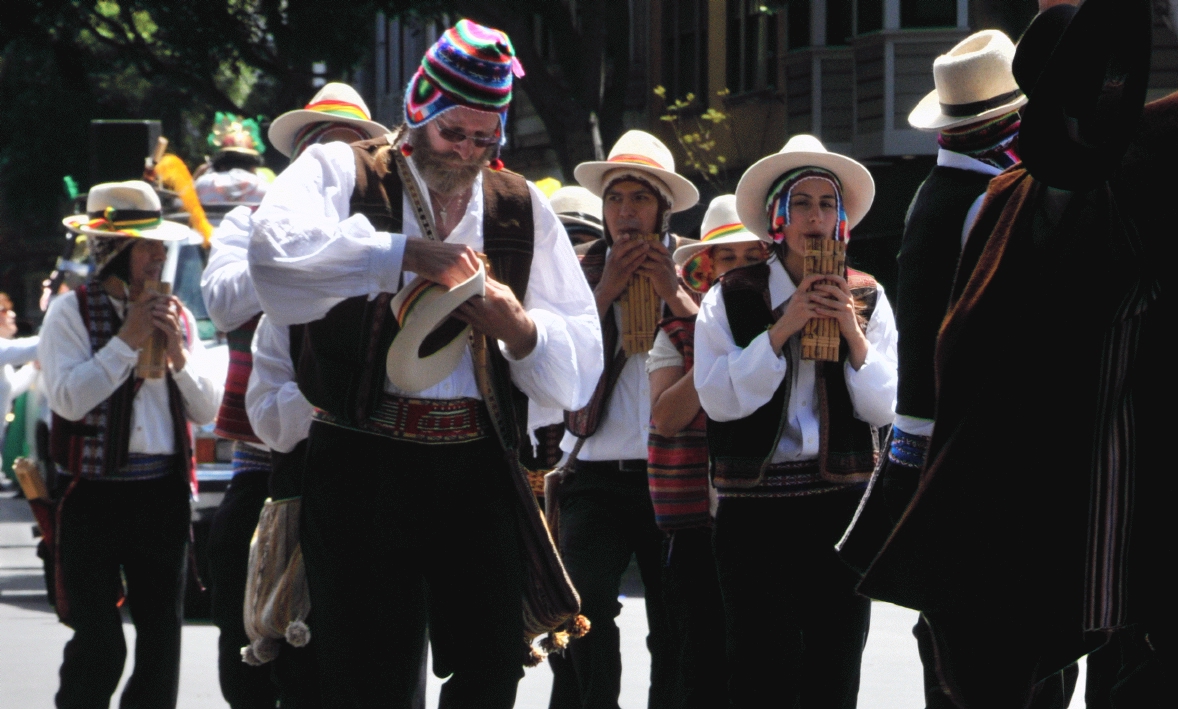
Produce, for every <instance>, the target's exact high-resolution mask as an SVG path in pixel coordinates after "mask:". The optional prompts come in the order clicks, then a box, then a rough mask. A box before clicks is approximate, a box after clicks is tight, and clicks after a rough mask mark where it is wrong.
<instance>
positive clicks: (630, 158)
mask: <svg viewBox="0 0 1178 709" xmlns="http://www.w3.org/2000/svg"><path fill="white" fill-rule="evenodd" d="M606 162H620V163H631V164H634V165H645V166H647V167H657V168H658V169H660V170H666V169H667V168H666V167H664V166H663V165H660V164H659V163H658V161H656V160H654V159H652V158H649V157H647V156H645V155H635V154H633V153H630V154H622V155H614V156H612V157H610V159H609V160H607V161H606Z"/></svg>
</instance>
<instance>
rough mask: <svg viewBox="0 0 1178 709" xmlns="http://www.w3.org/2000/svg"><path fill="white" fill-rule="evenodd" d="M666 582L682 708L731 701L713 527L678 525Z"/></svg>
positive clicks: (668, 552)
mask: <svg viewBox="0 0 1178 709" xmlns="http://www.w3.org/2000/svg"><path fill="white" fill-rule="evenodd" d="M664 548H665V553H664V562H663V586H664V591H665V594H666V602H667V612H668V616H669V617H670V620H671V625H672V627H673V628H674V629H675V634H676V637H677V639H678V642H679V648H680V654H679V667H680V668H681V670H680V671H681V674H682V687H683V704H682V706H683V707H684V709H715V708H716V707H725V706H728V669H727V666H728V662H727V659H726V658H725V655H724V601H723V598H722V597H721V595H720V579H719V577H718V576H717V575H716V557H715V554H714V553H713V552H712V530H711V528H710V527H696V528H693V529H680V530H676V531H675V532H672V533H671V534H670V535H669V536H668V537H667V540H666V543H665V546H664Z"/></svg>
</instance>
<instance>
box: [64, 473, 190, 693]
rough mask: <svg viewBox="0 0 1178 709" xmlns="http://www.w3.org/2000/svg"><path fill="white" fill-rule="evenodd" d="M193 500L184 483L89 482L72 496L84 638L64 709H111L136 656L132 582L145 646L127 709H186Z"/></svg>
mask: <svg viewBox="0 0 1178 709" xmlns="http://www.w3.org/2000/svg"><path fill="white" fill-rule="evenodd" d="M188 497H189V490H188V484H187V481H186V480H185V479H184V478H183V476H181V475H179V474H175V475H169V476H167V477H164V478H158V479H155V480H141V481H122V482H116V481H92V480H80V481H78V484H77V486H76V487H74V489H73V490H72V491H71V492H70V493H69V494H68V495H67V497H66V499H65V501H64V503H63V505H62V510H61V521H60V530H61V537H60V539H59V546H58V550H59V553H60V554H61V564H62V577H63V578H62V581H63V583H64V587H65V592H66V597H67V598H68V602H69V609H70V610H69V613H70V622H71V625H72V626H73V628H74V636H73V638H72V639H71V640H70V641H69V642H68V643H66V646H65V657H64V660H63V662H62V664H61V687H60V689H59V690H58V692H57V706H58V707H61V708H62V709H75V708H78V709H82V708H90V707H93V708H95V709H97V708H98V707H101V708H102V709H106V707H108V706H109V705H110V699H111V696H112V695H113V694H114V691H115V688H116V687H118V684H119V678H120V677H121V676H122V674H123V663H124V662H125V660H126V656H127V646H126V642H125V640H124V639H123V619H122V616H121V614H120V613H119V608H118V606H117V603H118V597H119V593H120V591H121V588H122V585H123V579H125V580H126V593H127V598H126V606H127V609H128V610H129V611H130V614H131V621H132V622H133V623H134V624H135V634H136V639H135V665H134V670H133V672H132V673H131V678H130V679H129V680H128V681H127V685H126V687H124V689H123V696H122V698H121V700H120V702H119V706H120V707H123V708H124V709H130V708H131V707H150V708H151V709H167V708H168V707H175V706H176V692H177V689H178V686H179V680H180V628H181V624H182V622H183V607H184V572H185V569H186V564H185V562H186V560H187V550H188V527H189V523H190V520H191V515H192V512H191V507H190V506H189V501H188ZM120 571H121V572H122V578H120Z"/></svg>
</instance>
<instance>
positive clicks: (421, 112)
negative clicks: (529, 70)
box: [405, 20, 524, 128]
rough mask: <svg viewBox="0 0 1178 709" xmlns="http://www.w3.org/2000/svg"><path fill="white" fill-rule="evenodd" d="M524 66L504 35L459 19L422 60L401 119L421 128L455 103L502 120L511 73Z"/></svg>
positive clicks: (508, 99)
mask: <svg viewBox="0 0 1178 709" xmlns="http://www.w3.org/2000/svg"><path fill="white" fill-rule="evenodd" d="M523 75H524V69H523V66H521V65H520V63H519V60H518V59H516V58H515V48H514V47H512V46H511V39H510V38H509V37H508V36H507V34H506V33H504V32H501V31H499V30H496V29H492V28H490V27H484V26H482V25H479V24H476V23H474V22H471V21H470V20H459V21H458V24H457V25H454V26H453V27H451V28H450V29H448V30H446V31H445V32H444V33H443V34H442V36H441V37H439V38H438V41H437V42H435V43H434V46H432V47H430V48H429V51H427V52H426V53H425V56H424V57H422V59H421V67H420V68H418V70H417V73H416V74H414V75H413V78H412V79H411V80H410V81H409V88H408V89H407V90H406V91H405V121H406V122H407V123H408V124H409V127H411V128H419V127H421V126H423V125H425V124H426V123H429V122H430V121H432V120H433V119H435V118H437V117H438V116H440V115H442V114H443V113H445V112H446V111H448V110H450V109H452V108H455V107H457V106H465V107H467V108H473V109H475V110H476V111H487V112H488V113H498V114H499V117H500V121H502V122H503V123H504V124H506V121H507V107H508V106H509V105H510V104H511V83H512V78H513V76H515V77H522V76H523Z"/></svg>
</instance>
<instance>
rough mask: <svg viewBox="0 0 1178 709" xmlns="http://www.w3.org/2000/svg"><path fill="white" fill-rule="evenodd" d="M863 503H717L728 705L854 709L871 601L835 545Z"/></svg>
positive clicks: (833, 498)
mask: <svg viewBox="0 0 1178 709" xmlns="http://www.w3.org/2000/svg"><path fill="white" fill-rule="evenodd" d="M861 496H862V490H861V489H859V488H852V489H850V490H843V491H838V492H827V493H822V494H818V495H813V496H807V497H783V498H752V499H734V498H722V499H721V500H720V509H719V510H718V512H717V514H716V525H715V532H714V537H713V542H714V544H715V550H716V565H717V568H718V570H719V574H720V590H721V592H722V593H723V596H724V611H725V617H726V621H727V651H728V676H729V684H728V691H729V698H730V702H731V704H730V706H732V707H740V708H741V709H743V708H744V707H758V708H760V707H783V708H784V709H794V708H795V707H798V708H799V709H810V708H811V707H822V708H823V709H828V708H834V709H852V708H853V707H854V706H855V703H856V701H857V698H858V694H859V665H860V660H861V658H862V655H863V645H864V643H865V642H866V640H867V628H868V621H869V619H870V616H871V602H870V601H868V600H867V599H866V598H864V597H862V596H860V595H858V594H856V593H855V585H856V583H857V576H856V574H855V573H854V572H853V571H851V569H850V568H849V567H847V566H846V565H845V564H844V563H843V562H842V561H841V560H840V559H839V558H838V556H837V555H836V554H835V551H834V545H835V543H836V542H837V541H838V540H839V537H840V536H841V535H842V533H843V530H844V529H845V528H846V526H847V523H848V522H850V520H851V516H852V514H854V512H855V508H856V505H858V503H859V498H860V497H861Z"/></svg>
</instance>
